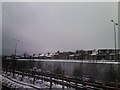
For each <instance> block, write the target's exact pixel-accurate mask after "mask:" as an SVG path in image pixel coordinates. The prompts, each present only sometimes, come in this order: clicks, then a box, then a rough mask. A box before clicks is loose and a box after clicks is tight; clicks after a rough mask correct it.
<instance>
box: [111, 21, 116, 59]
mask: <svg viewBox="0 0 120 90" xmlns="http://www.w3.org/2000/svg"><path fill="white" fill-rule="evenodd" d="M111 22H113V24H114V42H115V55H114V59H115V61H116V60H117V58H116V57H117V53H116V47H117V46H116V25H118V23H116V22H114V21H113V20H111Z"/></svg>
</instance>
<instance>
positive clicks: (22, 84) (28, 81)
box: [2, 72, 74, 90]
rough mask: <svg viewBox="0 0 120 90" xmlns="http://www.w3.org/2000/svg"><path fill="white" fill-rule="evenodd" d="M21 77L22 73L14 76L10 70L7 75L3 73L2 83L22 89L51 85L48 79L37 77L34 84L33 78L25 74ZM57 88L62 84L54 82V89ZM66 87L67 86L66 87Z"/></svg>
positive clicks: (41, 87) (34, 88) (47, 87)
mask: <svg viewBox="0 0 120 90" xmlns="http://www.w3.org/2000/svg"><path fill="white" fill-rule="evenodd" d="M21 77H22V76H21V75H18V74H15V77H14V78H13V77H12V74H10V73H9V72H8V74H7V75H6V74H5V73H3V75H2V83H3V85H7V86H8V87H11V88H20V90H22V89H24V88H26V90H27V89H29V88H32V89H33V90H36V89H43V88H46V89H49V87H50V82H46V81H43V80H40V79H37V80H35V83H34V84H33V78H31V77H28V76H24V78H23V80H22V81H20V80H21ZM56 88H61V89H62V86H61V85H56V84H54V83H52V89H53V90H54V89H56ZM64 88H66V87H64ZM68 90H74V89H72V88H71V89H70V88H69V89H68Z"/></svg>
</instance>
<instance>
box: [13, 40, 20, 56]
mask: <svg viewBox="0 0 120 90" xmlns="http://www.w3.org/2000/svg"><path fill="white" fill-rule="evenodd" d="M13 40H14V41H15V42H16V43H15V52H14V54H15V56H16V52H17V42H19V41H20V40H16V39H13Z"/></svg>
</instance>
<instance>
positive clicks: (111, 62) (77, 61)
mask: <svg viewBox="0 0 120 90" xmlns="http://www.w3.org/2000/svg"><path fill="white" fill-rule="evenodd" d="M17 60H20V61H28V60H31V61H47V62H48V61H49V62H71V63H72V62H73V63H99V64H120V62H115V61H114V60H60V59H17Z"/></svg>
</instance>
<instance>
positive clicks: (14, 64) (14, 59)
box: [13, 39, 20, 78]
mask: <svg viewBox="0 0 120 90" xmlns="http://www.w3.org/2000/svg"><path fill="white" fill-rule="evenodd" d="M13 40H14V41H15V52H14V58H13V78H14V77H15V73H14V72H15V68H16V52H17V42H19V41H20V40H16V39H13Z"/></svg>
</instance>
